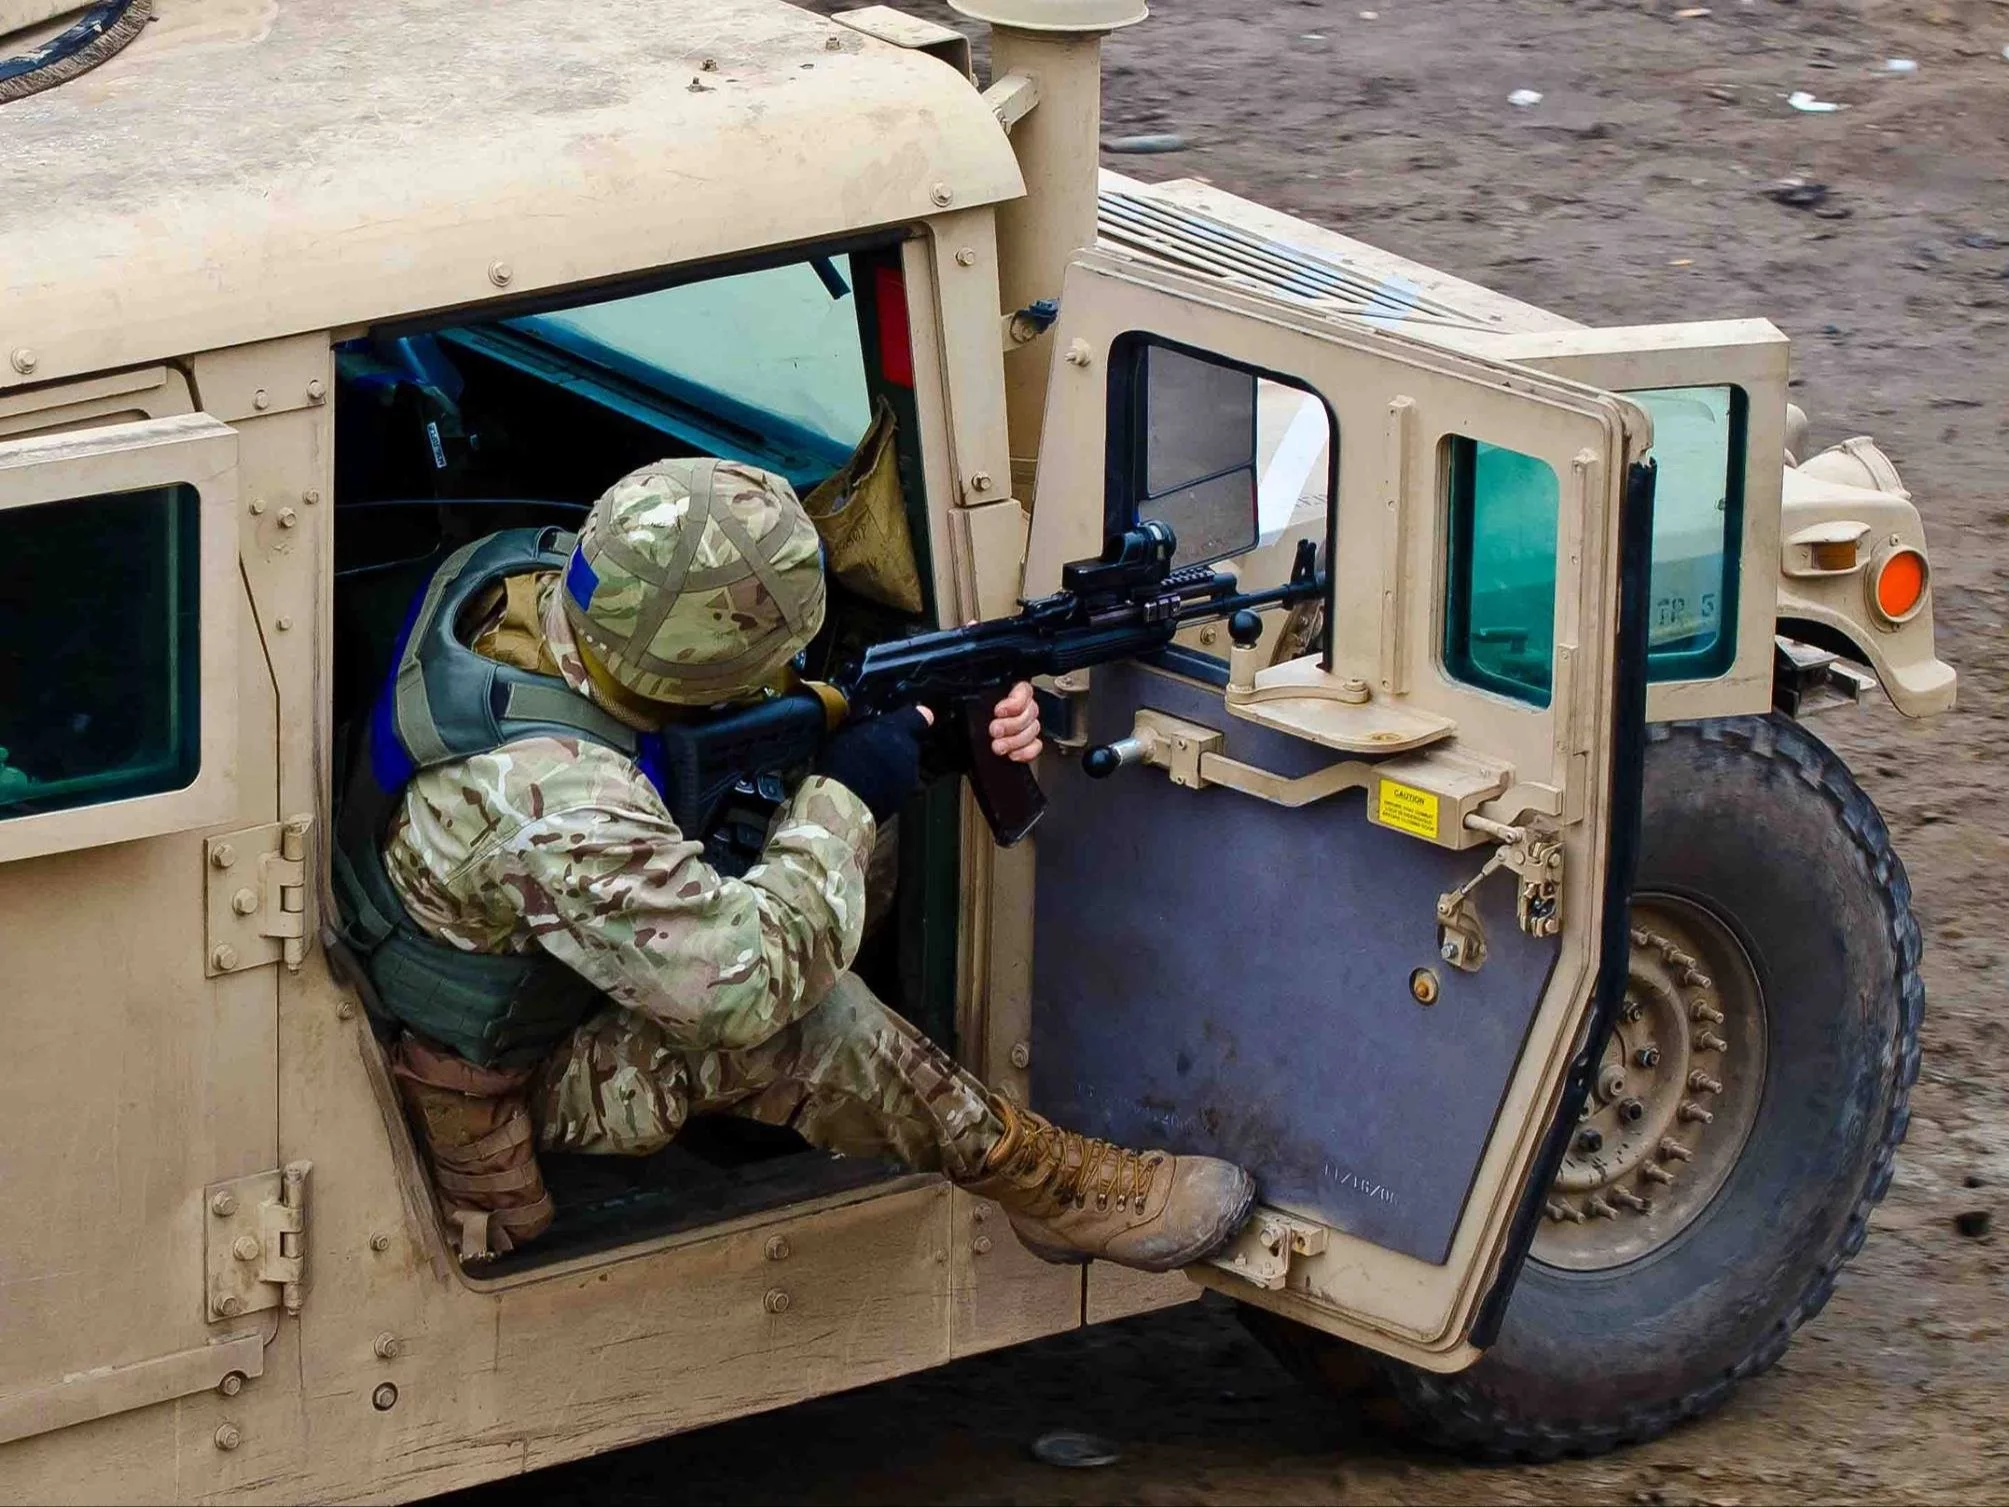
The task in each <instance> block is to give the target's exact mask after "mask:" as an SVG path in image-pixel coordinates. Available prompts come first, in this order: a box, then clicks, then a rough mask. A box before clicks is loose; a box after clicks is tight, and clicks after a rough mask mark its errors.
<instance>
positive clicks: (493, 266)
mask: <svg viewBox="0 0 2009 1507" xmlns="http://www.w3.org/2000/svg"><path fill="white" fill-rule="evenodd" d="M514 276H516V272H515V269H514V268H512V267H511V266H510V265H509V263H507V262H490V263H489V264H488V280H489V281H490V282H492V283H494V284H495V285H496V287H498V288H506V287H508V286H509V280H510V279H511V278H512V277H514Z"/></svg>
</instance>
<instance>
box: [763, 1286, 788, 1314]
mask: <svg viewBox="0 0 2009 1507" xmlns="http://www.w3.org/2000/svg"><path fill="white" fill-rule="evenodd" d="M760 1303H761V1307H763V1308H765V1309H766V1310H767V1311H768V1312H769V1313H787V1312H788V1294H787V1293H786V1292H784V1291H783V1290H782V1289H780V1288H779V1287H770V1288H769V1289H768V1290H767V1296H766V1297H764V1298H762V1299H761V1300H760Z"/></svg>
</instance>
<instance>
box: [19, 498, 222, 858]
mask: <svg viewBox="0 0 2009 1507" xmlns="http://www.w3.org/2000/svg"><path fill="white" fill-rule="evenodd" d="M198 506H199V503H198V499H197V495H196V491H195V489H194V488H193V487H188V486H172V487H155V488H150V489H148V490H146V491H140V492H119V493H114V494H111V495H107V496H101V497H79V498H74V499H71V500H69V501H66V502H51V503H43V504H40V505H39V506H35V507H21V508H5V509H0V820H4V819H5V818H7V817H13V816H27V815H30V814H32V813H35V812H40V811H58V810H62V809H64V808H66V807H71V806H89V805H95V804H97V803H98V802H101V801H113V800H123V799H125V798H127V797H129V796H135V795H153V794H157V793H159V792H161V791H164V790H179V789H181V788H182V787H184V786H186V785H187V784H189V783H190V782H191V781H192V780H194V778H195V775H196V768H197V764H198V762H199V757H200V753H201V735H200V727H199V718H198V715H197V694H198V689H199V675H198V672H199V656H198V655H197V653H196V634H197V630H198V627H199V624H200V613H199V610H198V593H199V588H200V581H199V578H198V569H199V560H198V550H197V515H198Z"/></svg>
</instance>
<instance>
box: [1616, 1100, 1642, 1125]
mask: <svg viewBox="0 0 2009 1507" xmlns="http://www.w3.org/2000/svg"><path fill="white" fill-rule="evenodd" d="M1618 1117H1619V1118H1620V1119H1621V1120H1623V1121H1625V1123H1626V1124H1628V1125H1637V1124H1638V1123H1639V1122H1640V1121H1641V1120H1643V1119H1645V1118H1646V1106H1645V1105H1644V1104H1642V1103H1640V1102H1639V1100H1637V1099H1627V1100H1626V1101H1625V1102H1624V1103H1623V1104H1621V1105H1619V1106H1618Z"/></svg>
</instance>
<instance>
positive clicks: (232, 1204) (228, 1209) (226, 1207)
mask: <svg viewBox="0 0 2009 1507" xmlns="http://www.w3.org/2000/svg"><path fill="white" fill-rule="evenodd" d="M209 1212H210V1213H212V1214H214V1215H215V1216H216V1217H217V1218H218V1219H228V1218H229V1217H230V1216H231V1215H233V1214H235V1213H236V1212H237V1195H236V1194H235V1193H232V1192H230V1191H229V1190H228V1189H226V1190H224V1191H223V1192H221V1193H218V1194H217V1195H216V1196H215V1197H214V1198H212V1199H210V1201H209Z"/></svg>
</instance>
